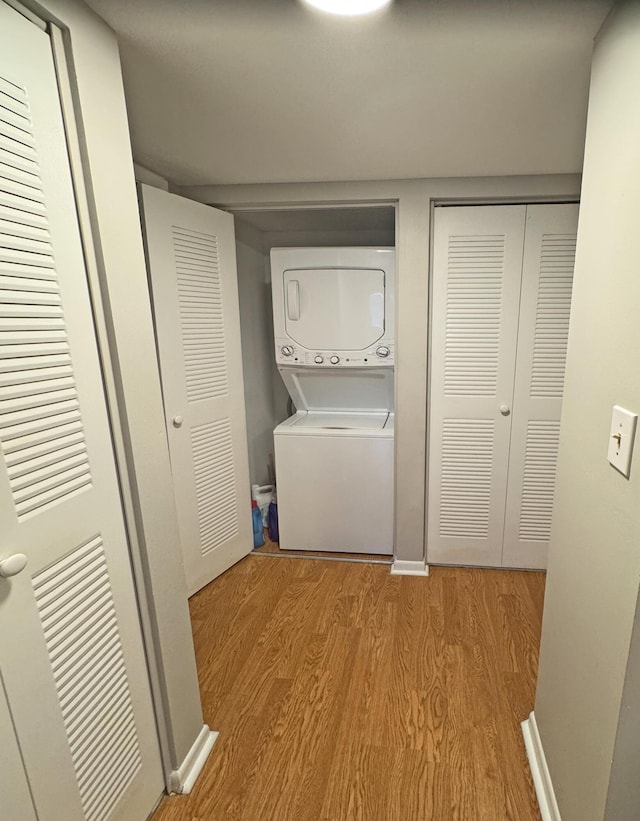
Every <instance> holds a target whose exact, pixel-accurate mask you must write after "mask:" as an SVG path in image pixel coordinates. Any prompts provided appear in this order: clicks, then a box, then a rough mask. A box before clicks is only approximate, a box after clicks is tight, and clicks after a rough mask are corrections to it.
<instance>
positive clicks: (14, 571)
mask: <svg viewBox="0 0 640 821" xmlns="http://www.w3.org/2000/svg"><path fill="white" fill-rule="evenodd" d="M26 566H27V557H26V556H25V555H24V553H14V554H13V556H8V557H7V558H6V559H3V560H2V561H1V562H0V576H2V578H3V579H9V578H11V576H17V575H18V573H22V571H23V570H24V569H25V567H26Z"/></svg>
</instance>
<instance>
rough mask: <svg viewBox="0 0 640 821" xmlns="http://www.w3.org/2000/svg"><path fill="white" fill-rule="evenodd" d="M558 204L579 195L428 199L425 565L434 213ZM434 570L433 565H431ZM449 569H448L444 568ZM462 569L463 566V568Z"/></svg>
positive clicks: (429, 431)
mask: <svg viewBox="0 0 640 821" xmlns="http://www.w3.org/2000/svg"><path fill="white" fill-rule="evenodd" d="M562 203H575V204H578V205H579V204H580V195H579V194H575V195H574V196H566V195H565V196H562V195H555V196H553V195H548V196H545V195H538V196H514V197H502V198H500V199H497V200H496V199H493V198H489V197H471V198H470V197H460V198H446V199H445V198H442V199H440V198H437V199H432V200H431V201H430V203H429V297H428V300H429V307H428V315H427V322H428V324H429V344H428V353H427V427H426V433H425V437H426V453H427V458H426V464H425V482H424V485H425V498H424V552H425V561H426V562H427V563H429V543H428V534H429V528H428V521H429V457H430V453H429V442H430V440H431V408H432V401H431V400H432V389H433V388H432V384H431V359H432V353H433V338H432V332H433V331H432V328H433V323H432V316H433V308H434V305H433V255H434V230H433V228H434V221H435V209H436V208H443V207H444V208H447V207H452V208H456V207H463V206H476V205H477V206H483V205H497V206H500V205H551V204H562ZM433 565H434V567H437V566H438V565H437V563H435V562H434V563H433ZM445 566H449V565H445ZM465 566H466V565H465Z"/></svg>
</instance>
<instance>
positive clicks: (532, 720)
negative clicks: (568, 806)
mask: <svg viewBox="0 0 640 821" xmlns="http://www.w3.org/2000/svg"><path fill="white" fill-rule="evenodd" d="M520 726H521V727H522V735H523V736H524V746H525V747H526V749H527V758H528V759H529V767H530V768H531V775H532V776H533V784H534V786H535V788H536V796H537V797H538V806H539V807H540V815H541V816H542V821H561V818H560V810H559V809H558V802H557V801H556V796H555V792H554V791H553V784H552V783H551V774H550V773H549V767H548V766H547V759H546V758H545V755H544V750H543V749H542V741H541V739H540V733H539V732H538V725H537V723H536V716H535V713H531V714H530V716H529V718H528V719H527V720H526V721H523V722H522V724H521V725H520Z"/></svg>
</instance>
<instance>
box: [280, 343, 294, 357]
mask: <svg viewBox="0 0 640 821" xmlns="http://www.w3.org/2000/svg"><path fill="white" fill-rule="evenodd" d="M280 353H281V354H282V355H283V356H291V355H292V354H293V346H292V345H283V346H282V347H281V348H280Z"/></svg>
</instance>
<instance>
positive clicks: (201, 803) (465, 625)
mask: <svg viewBox="0 0 640 821" xmlns="http://www.w3.org/2000/svg"><path fill="white" fill-rule="evenodd" d="M543 592H544V575H543V574H541V573H526V572H517V571H504V570H502V571H501V570H498V571H494V570H477V569H459V568H433V569H432V575H431V576H429V577H428V578H422V577H410V576H391V575H390V574H389V569H388V567H386V566H384V565H368V564H349V563H341V562H323V561H314V560H313V559H308V560H299V559H287V558H270V557H264V556H263V557H260V556H255V555H249V556H247V557H246V558H245V559H243V560H242V562H240V563H239V564H238V565H236V566H235V567H233V568H231V570H229V571H227V572H226V573H225V574H224V575H223V576H221V577H220V578H219V579H216V581H214V582H212V583H211V584H210V585H208V586H207V587H206V588H204V589H203V590H201V591H200V592H199V593H198V594H197V595H195V596H194V597H193V598H192V599H191V602H190V604H191V617H192V623H193V631H194V639H195V647H196V655H197V661H198V669H199V675H200V687H201V691H202V697H203V703H204V712H205V721H206V722H207V723H208V724H209V725H210V726H211V727H212V728H214V729H216V730H219V731H220V738H219V739H218V741H217V743H216V745H215V747H214V749H213V751H212V753H211V755H210V757H209V760H208V761H207V764H206V765H205V769H204V770H203V772H202V774H201V776H200V778H199V779H198V782H197V784H196V787H195V789H194V791H193V792H192V793H191V795H188V796H170V797H167V798H165V799H164V800H163V802H162V803H161V805H160V807H159V809H158V810H157V812H156V813H155V814H154V816H153V821H205V819H206V821H217V819H237V821H294V819H295V821H426V820H427V819H428V821H539V819H540V815H539V813H538V809H537V805H536V800H535V794H534V791H533V786H532V782H531V778H530V775H529V770H528V767H527V763H526V757H525V752H524V745H523V742H522V737H521V733H520V726H519V724H520V721H522V720H523V719H524V718H526V717H527V716H528V714H529V712H530V711H531V709H532V708H533V702H534V693H535V678H536V670H537V661H538V642H539V635H540V622H541V614H542V599H543Z"/></svg>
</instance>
